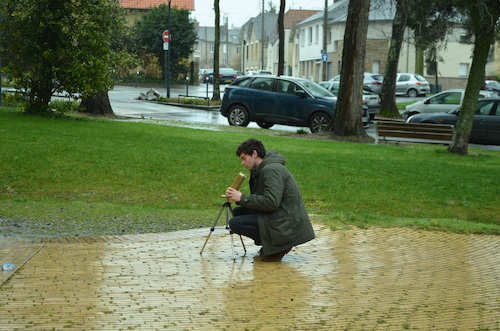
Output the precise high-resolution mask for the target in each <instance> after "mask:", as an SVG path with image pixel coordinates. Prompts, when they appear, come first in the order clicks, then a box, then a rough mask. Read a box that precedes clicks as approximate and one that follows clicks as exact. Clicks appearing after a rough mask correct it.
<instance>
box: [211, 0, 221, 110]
mask: <svg viewBox="0 0 500 331" xmlns="http://www.w3.org/2000/svg"><path fill="white" fill-rule="evenodd" d="M214 10H215V42H214V74H213V82H212V84H213V87H214V93H213V96H212V101H219V100H220V84H219V52H220V50H219V44H220V8H219V0H214Z"/></svg>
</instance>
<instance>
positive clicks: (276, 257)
mask: <svg viewBox="0 0 500 331" xmlns="http://www.w3.org/2000/svg"><path fill="white" fill-rule="evenodd" d="M290 250H291V248H289V249H286V250H284V251H282V252H279V253H274V254H271V255H264V256H262V257H261V258H260V259H261V260H262V261H263V262H280V261H281V259H283V256H285V255H286V254H287V253H288V252H290Z"/></svg>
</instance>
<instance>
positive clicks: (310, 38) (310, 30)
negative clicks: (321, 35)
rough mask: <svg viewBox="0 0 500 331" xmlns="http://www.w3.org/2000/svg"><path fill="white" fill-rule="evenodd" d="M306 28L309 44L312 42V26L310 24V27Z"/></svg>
mask: <svg viewBox="0 0 500 331" xmlns="http://www.w3.org/2000/svg"><path fill="white" fill-rule="evenodd" d="M307 30H308V33H309V40H308V43H309V45H310V44H312V42H313V28H312V26H311V27H309V29H307Z"/></svg>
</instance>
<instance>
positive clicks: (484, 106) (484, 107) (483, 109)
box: [476, 101, 495, 115]
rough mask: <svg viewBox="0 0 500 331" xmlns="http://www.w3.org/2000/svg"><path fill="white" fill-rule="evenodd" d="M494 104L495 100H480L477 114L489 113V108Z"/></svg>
mask: <svg viewBox="0 0 500 331" xmlns="http://www.w3.org/2000/svg"><path fill="white" fill-rule="evenodd" d="M494 105H495V101H480V102H479V103H478V105H477V110H476V114H477V115H489V114H490V113H491V109H492V108H493V106H494Z"/></svg>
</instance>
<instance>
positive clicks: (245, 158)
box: [240, 150, 259, 170]
mask: <svg viewBox="0 0 500 331" xmlns="http://www.w3.org/2000/svg"><path fill="white" fill-rule="evenodd" d="M240 159H241V165H242V166H244V167H245V168H247V169H248V170H252V169H255V168H257V166H258V165H259V162H258V156H257V151H255V150H254V151H253V152H252V155H249V154H246V153H241V154H240Z"/></svg>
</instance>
